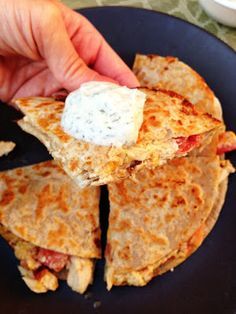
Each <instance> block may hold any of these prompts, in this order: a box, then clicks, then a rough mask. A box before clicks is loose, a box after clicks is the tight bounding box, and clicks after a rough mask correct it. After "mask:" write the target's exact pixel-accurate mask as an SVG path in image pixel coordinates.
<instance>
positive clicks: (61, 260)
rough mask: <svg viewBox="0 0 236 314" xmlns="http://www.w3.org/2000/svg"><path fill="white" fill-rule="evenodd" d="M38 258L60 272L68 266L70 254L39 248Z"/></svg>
mask: <svg viewBox="0 0 236 314" xmlns="http://www.w3.org/2000/svg"><path fill="white" fill-rule="evenodd" d="M36 259H37V261H39V262H40V263H41V264H42V265H44V266H47V267H48V268H49V269H52V270H54V271H56V272H59V271H61V270H62V269H63V268H64V267H65V266H66V263H67V261H68V255H66V254H63V253H58V252H55V251H51V250H46V249H43V248H39V250H38V253H37V255H36Z"/></svg>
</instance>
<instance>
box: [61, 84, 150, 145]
mask: <svg viewBox="0 0 236 314" xmlns="http://www.w3.org/2000/svg"><path fill="white" fill-rule="evenodd" d="M145 100H146V95H145V94H144V93H143V92H141V91H139V90H137V89H129V88H127V87H125V86H119V85H116V84H113V83H109V82H95V81H92V82H88V83H84V84H82V85H81V87H80V88H79V89H77V90H75V91H73V92H72V93H70V94H69V95H68V97H67V98H66V101H65V108H64V112H63V114H62V120H61V125H62V128H63V129H64V131H65V132H66V133H68V134H69V135H71V136H73V137H74V138H76V139H79V140H83V141H85V142H89V143H93V144H97V145H103V146H111V145H112V146H116V147H121V146H122V145H127V146H128V145H132V144H135V143H136V141H137V139H138V133H139V129H140V127H141V125H142V122H143V107H144V103H145Z"/></svg>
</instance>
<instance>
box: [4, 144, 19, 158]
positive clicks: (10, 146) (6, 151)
mask: <svg viewBox="0 0 236 314" xmlns="http://www.w3.org/2000/svg"><path fill="white" fill-rule="evenodd" d="M15 146H16V144H15V143H13V142H4V141H0V157H2V156H4V155H8V154H9V153H10V152H11V151H12V150H13V149H14V148H15Z"/></svg>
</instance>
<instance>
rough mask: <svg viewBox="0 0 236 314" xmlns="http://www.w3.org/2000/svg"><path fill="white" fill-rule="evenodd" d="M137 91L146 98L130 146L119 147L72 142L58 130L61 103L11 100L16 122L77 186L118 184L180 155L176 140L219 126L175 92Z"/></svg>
mask: <svg viewBox="0 0 236 314" xmlns="http://www.w3.org/2000/svg"><path fill="white" fill-rule="evenodd" d="M141 91H143V92H144V93H146V95H147V100H146V103H145V106H144V121H143V124H142V126H141V128H140V132H139V138H138V141H137V143H136V144H135V145H131V146H127V147H126V146H123V147H119V148H118V147H114V146H111V147H109V146H98V145H94V144H92V143H86V142H84V141H79V140H76V139H75V138H73V137H71V136H70V135H68V134H66V133H65V132H64V131H63V129H62V127H61V116H62V112H63V108H64V103H63V102H58V101H55V100H53V99H50V98H37V97H36V98H35V97H31V98H25V99H18V100H16V101H15V103H16V104H17V106H18V107H19V108H20V109H21V111H22V112H23V113H24V114H25V117H24V118H23V119H22V120H21V121H19V122H18V123H19V125H20V126H21V128H22V129H23V130H25V131H26V132H29V133H31V134H33V135H34V136H36V137H37V138H38V139H39V140H40V141H41V142H42V143H43V144H44V145H45V146H46V147H47V148H48V150H49V152H50V153H51V154H52V156H53V158H54V159H56V160H57V161H59V163H60V165H61V166H62V167H63V169H64V170H65V171H66V172H67V174H68V175H69V176H70V177H71V178H73V179H75V180H76V182H77V183H78V184H79V185H80V186H86V185H101V184H105V183H108V182H113V181H118V180H120V179H124V178H126V177H129V176H130V175H132V174H134V173H135V172H136V171H138V170H139V169H141V168H144V167H152V168H153V167H156V166H160V165H162V164H164V163H165V162H166V161H167V160H169V159H173V158H174V157H176V156H180V155H181V154H180V153H179V146H178V144H177V142H176V138H179V137H186V138H187V137H190V136H192V135H194V136H195V135H197V134H209V132H210V133H211V131H213V132H215V130H216V129H217V128H219V127H220V126H221V123H220V122H219V121H218V120H216V119H214V118H212V117H211V116H209V115H208V114H203V113H201V112H199V111H197V110H195V109H194V107H193V106H192V105H191V104H190V103H189V102H187V101H186V100H185V99H183V98H182V97H181V96H179V95H177V94H176V93H173V92H166V91H154V90H149V89H147V88H142V89H141ZM185 154H186V153H185ZM182 155H183V154H182Z"/></svg>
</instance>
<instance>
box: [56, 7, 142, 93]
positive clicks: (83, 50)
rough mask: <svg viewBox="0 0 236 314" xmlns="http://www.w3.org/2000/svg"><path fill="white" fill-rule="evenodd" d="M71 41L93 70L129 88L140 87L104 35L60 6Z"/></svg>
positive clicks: (85, 20)
mask: <svg viewBox="0 0 236 314" xmlns="http://www.w3.org/2000/svg"><path fill="white" fill-rule="evenodd" d="M59 6H60V9H61V11H62V14H63V19H64V21H65V25H66V27H67V30H68V32H69V34H70V37H71V41H72V42H73V45H74V47H75V49H76V51H77V53H78V54H79V55H80V57H81V58H82V59H83V60H84V61H85V62H86V63H87V64H90V65H92V67H93V69H94V70H95V71H97V72H98V73H99V74H101V75H105V76H107V77H110V78H112V79H114V80H115V81H118V82H119V83H120V84H121V85H127V86H128V87H136V86H139V82H138V80H137V78H136V77H135V75H134V74H133V73H132V71H131V70H130V69H129V67H128V66H127V65H126V64H125V63H124V62H123V61H122V59H121V58H120V57H119V56H118V55H117V53H116V52H115V51H114V50H113V49H112V48H111V47H110V46H109V44H108V43H107V42H106V41H105V39H104V38H103V37H102V35H101V34H100V33H99V32H98V31H97V30H96V29H95V27H94V26H93V25H92V24H91V23H90V22H89V21H88V20H87V19H86V18H85V17H83V16H82V15H80V14H78V13H76V12H74V11H72V10H70V9H69V8H67V7H65V6H64V5H63V4H59Z"/></svg>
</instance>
